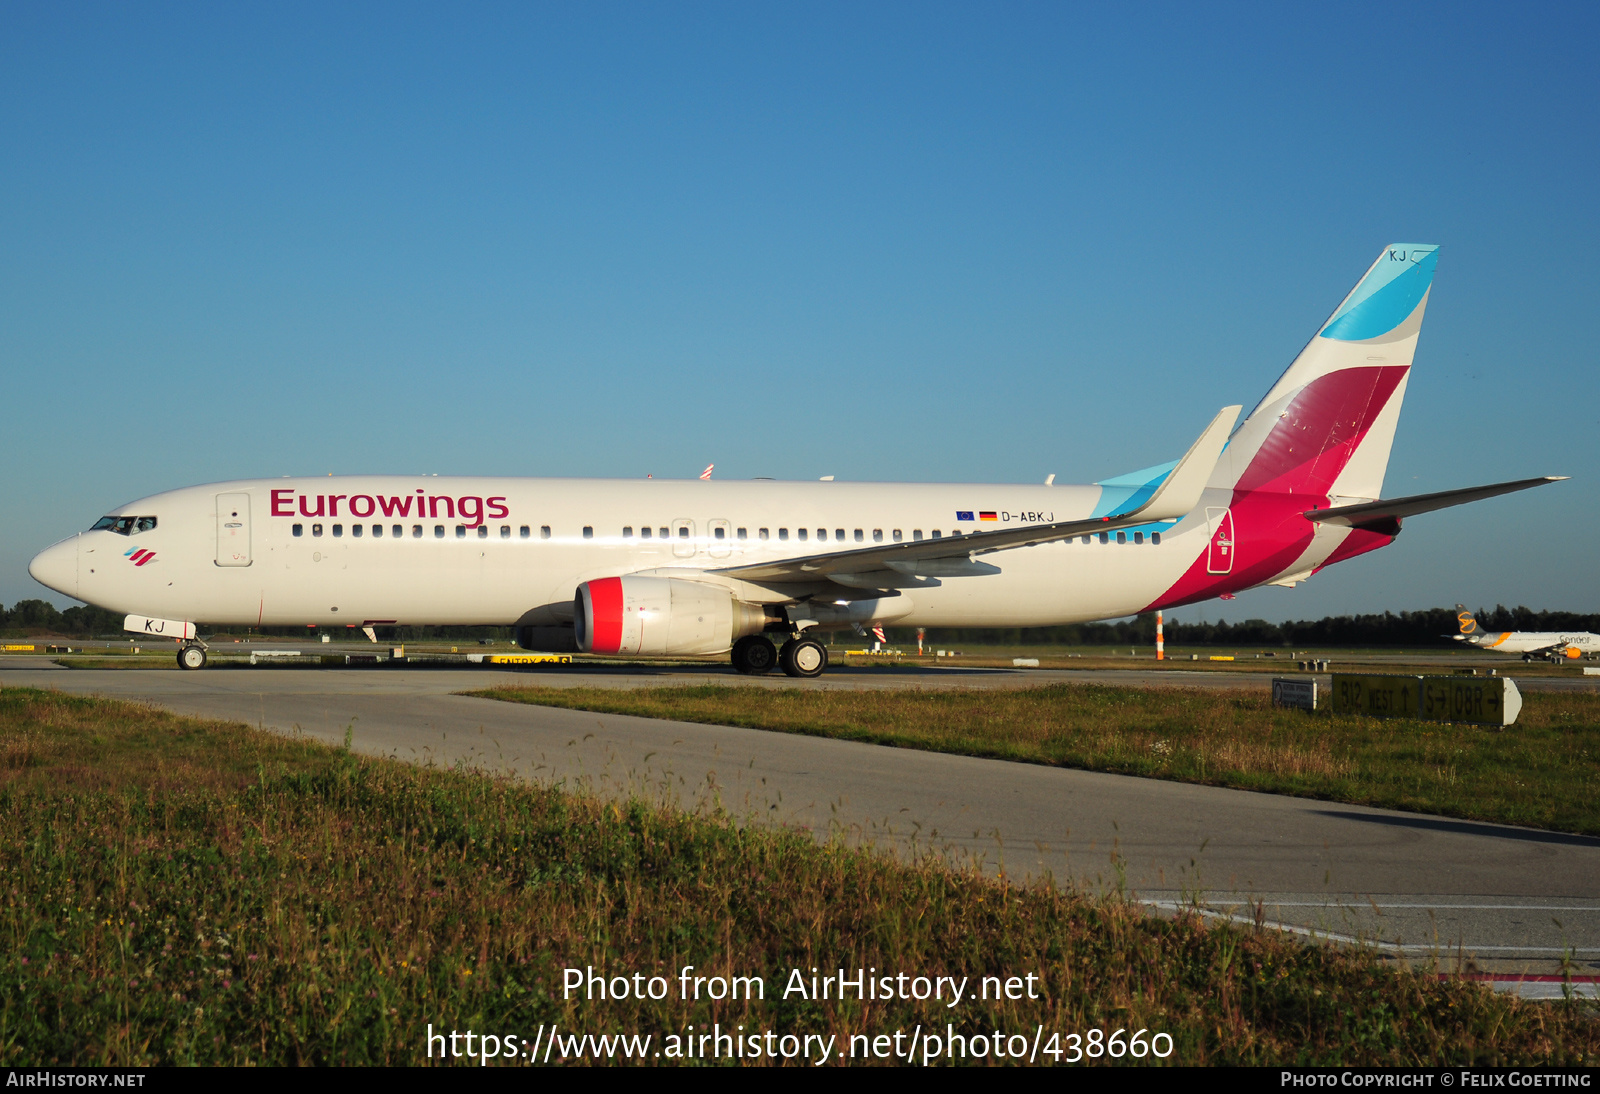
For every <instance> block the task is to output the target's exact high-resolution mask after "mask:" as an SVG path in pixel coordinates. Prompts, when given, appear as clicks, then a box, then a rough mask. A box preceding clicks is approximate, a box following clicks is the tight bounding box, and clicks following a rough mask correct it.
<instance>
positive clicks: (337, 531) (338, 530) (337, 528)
mask: <svg viewBox="0 0 1600 1094" xmlns="http://www.w3.org/2000/svg"><path fill="white" fill-rule="evenodd" d="M342 535H344V525H342V524H335V525H334V526H333V538H334V539H338V538H339V537H340V536H342Z"/></svg>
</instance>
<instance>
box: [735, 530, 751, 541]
mask: <svg viewBox="0 0 1600 1094" xmlns="http://www.w3.org/2000/svg"><path fill="white" fill-rule="evenodd" d="M737 535H738V538H739V539H749V538H750V533H749V532H746V531H745V530H744V529H743V528H741V529H739V531H738V533H737Z"/></svg>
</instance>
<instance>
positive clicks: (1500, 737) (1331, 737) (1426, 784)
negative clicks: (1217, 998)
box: [472, 684, 1600, 835]
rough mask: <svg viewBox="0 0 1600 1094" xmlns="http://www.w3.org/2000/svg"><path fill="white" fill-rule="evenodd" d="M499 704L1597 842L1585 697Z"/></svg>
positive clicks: (742, 698)
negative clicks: (983, 759)
mask: <svg viewBox="0 0 1600 1094" xmlns="http://www.w3.org/2000/svg"><path fill="white" fill-rule="evenodd" d="M472 694H474V695H480V696H484V697H486V698H491V699H503V700H507V701H510V702H519V703H535V704H540V705H544V706H557V707H568V708H575V709H580V710H593V711H599V712H603V713H609V714H635V715H642V716H644V717H650V718H671V719H676V720H678V721H686V722H707V723H713V724H719V725H735V726H747V727H750V728H753V729H766V730H775V731H778V732H783V733H805V734H811V735H814V736H821V737H838V738H841V739H845V740H852V741H866V742H871V743H874V744H883V745H894V746H898V747H904V748H922V749H928V750H930V751H936V752H955V753H961V754H964V755H970V756H988V757H993V758H996V759H1004V760H1018V761H1023V762H1027V763H1040V764H1052V765H1058V766H1063V767H1077V768H1084V769H1087V770H1092V771H1112V772H1118V773H1122V774H1128V775H1141V776H1146V777H1150V778H1160V779H1174V780H1177V781H1181V782H1199V783H1207V784H1210V785H1214V786H1231V787H1238V788H1240V789H1245V790H1261V791H1267V792H1270V793H1275V794H1293V795H1298V796H1302V797H1311V798H1321V799H1325V800H1328V801H1340V802H1352V803H1356V804H1360V805H1374V806H1383V807H1387V808H1392V809H1405V810H1411V811H1415V812H1421V813H1434V814H1440V815H1444V816H1453V817H1465V818H1471V819H1474V820H1488V821H1499V822H1502V823H1506V824H1519V825H1525V826H1530V827H1536V828H1547V829H1554V830H1557V831H1564V832H1579V833H1586V834H1590V835H1600V695H1594V694H1591V693H1583V692H1568V693H1552V692H1533V693H1529V694H1526V695H1524V696H1523V708H1522V714H1521V717H1520V718H1519V719H1518V722H1517V724H1516V725H1514V726H1511V727H1509V728H1507V729H1504V730H1494V729H1486V728H1480V727H1475V726H1467V725H1443V724H1439V723H1434V722H1417V721H1405V720H1398V719H1396V720H1381V719H1375V718H1366V717H1358V716H1335V715H1331V714H1327V713H1323V712H1318V713H1310V712H1306V711H1299V710H1284V709H1277V708H1274V707H1273V706H1272V705H1271V701H1270V696H1269V695H1267V694H1266V693H1265V692H1260V691H1244V690H1239V691H1231V690H1230V691H1221V690H1212V689H1207V690H1199V689H1185V688H1161V689H1149V688H1124V687H1100V686H1095V685H1086V684H1057V685H1053V686H1049V687H1041V688H1032V689H1027V690H1015V691H1013V690H1006V689H956V690H950V689H937V690H935V689H927V690H920V689H905V690H861V691H845V690H837V689H827V690H823V689H800V688H788V689H771V688H764V687H757V686H735V687H727V686H716V685H709V686H701V687H665V688H639V689H633V690H622V689H610V688H587V687H585V688H576V687H574V688H565V687H561V688H551V687H499V688H491V689H489V690H487V691H478V692H473V693H472Z"/></svg>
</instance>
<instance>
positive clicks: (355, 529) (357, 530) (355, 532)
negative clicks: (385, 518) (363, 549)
mask: <svg viewBox="0 0 1600 1094" xmlns="http://www.w3.org/2000/svg"><path fill="white" fill-rule="evenodd" d="M334 534H335V535H337V534H338V533H337V532H336V533H334ZM350 534H351V535H352V536H354V537H355V538H357V539H360V538H361V525H359V524H352V525H351V526H350Z"/></svg>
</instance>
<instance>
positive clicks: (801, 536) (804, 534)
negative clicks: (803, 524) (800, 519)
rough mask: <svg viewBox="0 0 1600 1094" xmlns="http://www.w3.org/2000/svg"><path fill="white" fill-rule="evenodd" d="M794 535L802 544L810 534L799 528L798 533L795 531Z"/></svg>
mask: <svg viewBox="0 0 1600 1094" xmlns="http://www.w3.org/2000/svg"><path fill="white" fill-rule="evenodd" d="M795 535H796V536H798V537H799V539H800V542H801V543H804V542H805V541H806V540H808V539H810V538H811V533H810V532H808V531H807V530H806V529H804V528H801V529H799V530H798V531H796V532H795Z"/></svg>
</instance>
